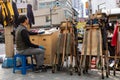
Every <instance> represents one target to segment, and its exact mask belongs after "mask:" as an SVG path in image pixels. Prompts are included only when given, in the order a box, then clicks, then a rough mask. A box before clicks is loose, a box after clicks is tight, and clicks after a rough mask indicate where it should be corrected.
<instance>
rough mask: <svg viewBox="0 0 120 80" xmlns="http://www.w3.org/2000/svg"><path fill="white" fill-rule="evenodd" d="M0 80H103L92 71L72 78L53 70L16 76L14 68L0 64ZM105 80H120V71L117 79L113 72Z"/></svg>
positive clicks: (2, 50) (1, 49) (2, 49)
mask: <svg viewBox="0 0 120 80" xmlns="http://www.w3.org/2000/svg"><path fill="white" fill-rule="evenodd" d="M4 54H5V45H4V44H0V55H4ZM0 80H102V79H101V73H100V71H98V70H90V71H89V73H88V74H85V75H81V76H78V75H77V73H74V74H73V75H72V76H70V75H69V73H68V72H65V71H62V72H56V73H54V74H52V73H51V69H49V70H48V71H47V72H40V73H34V72H32V71H27V74H26V75H21V73H20V71H16V73H15V74H14V73H13V72H12V68H7V69H6V68H1V64H0ZM104 80H120V71H117V73H116V77H114V76H113V72H112V71H111V76H110V77H109V78H106V77H105V79H104Z"/></svg>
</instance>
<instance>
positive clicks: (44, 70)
mask: <svg viewBox="0 0 120 80" xmlns="http://www.w3.org/2000/svg"><path fill="white" fill-rule="evenodd" d="M39 68H40V70H41V71H42V72H47V68H46V66H44V65H42V66H40V67H39Z"/></svg>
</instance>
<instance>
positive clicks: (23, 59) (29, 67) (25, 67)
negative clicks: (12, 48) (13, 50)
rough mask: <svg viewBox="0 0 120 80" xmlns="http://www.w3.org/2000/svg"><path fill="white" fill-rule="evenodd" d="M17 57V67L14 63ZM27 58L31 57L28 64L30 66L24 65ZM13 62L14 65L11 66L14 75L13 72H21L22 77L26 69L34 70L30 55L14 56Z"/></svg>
mask: <svg viewBox="0 0 120 80" xmlns="http://www.w3.org/2000/svg"><path fill="white" fill-rule="evenodd" d="M17 57H19V58H20V59H21V66H17V64H16V62H17V61H16V60H17ZM27 57H31V64H30V65H27V64H26V59H27ZM13 62H14V64H13V73H15V70H21V73H22V74H23V75H25V74H26V71H27V69H32V70H33V69H34V68H33V67H34V65H33V59H32V55H21V54H16V55H15V56H14V59H13Z"/></svg>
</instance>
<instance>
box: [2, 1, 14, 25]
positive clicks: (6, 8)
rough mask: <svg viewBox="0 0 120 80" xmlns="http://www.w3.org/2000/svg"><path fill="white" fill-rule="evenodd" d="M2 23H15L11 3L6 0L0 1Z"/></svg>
mask: <svg viewBox="0 0 120 80" xmlns="http://www.w3.org/2000/svg"><path fill="white" fill-rule="evenodd" d="M0 16H2V17H0V19H1V20H0V24H2V25H3V26H4V27H5V26H7V25H10V24H11V23H13V19H14V12H13V9H12V6H11V3H10V2H9V1H6V0H3V1H2V0H1V1H0Z"/></svg>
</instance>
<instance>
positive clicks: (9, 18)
mask: <svg viewBox="0 0 120 80" xmlns="http://www.w3.org/2000/svg"><path fill="white" fill-rule="evenodd" d="M3 1H4V4H5V6H6V9H7V14H8V15H7V19H6V21H7V25H11V24H13V20H14V11H13V8H12V5H11V2H10V1H6V0H3Z"/></svg>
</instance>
